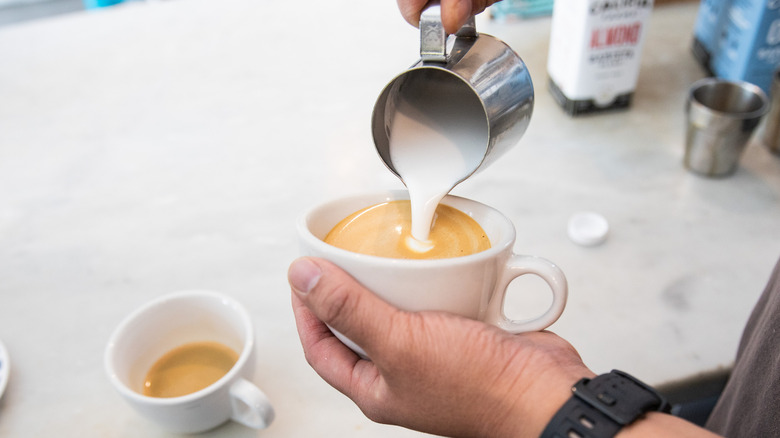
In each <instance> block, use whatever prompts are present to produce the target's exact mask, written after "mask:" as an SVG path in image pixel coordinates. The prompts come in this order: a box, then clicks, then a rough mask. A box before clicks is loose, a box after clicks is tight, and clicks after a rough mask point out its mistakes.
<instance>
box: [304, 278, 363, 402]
mask: <svg viewBox="0 0 780 438" xmlns="http://www.w3.org/2000/svg"><path fill="white" fill-rule="evenodd" d="M292 307H293V314H294V315H295V324H296V325H297V327H298V336H299V337H300V339H301V345H302V346H303V352H304V355H305V356H306V361H307V362H308V363H309V365H311V367H312V368H313V369H314V371H316V372H317V374H319V375H320V377H322V379H323V380H325V381H326V382H328V384H330V385H331V386H333V387H334V388H336V389H337V390H338V391H340V392H341V393H343V394H346V395H347V396H350V394H351V393H353V392H354V391H355V388H354V387H355V385H356V383H357V382H356V381H355V379H354V378H353V376H354V375H355V368H356V366H357V364H358V363H359V362H360V358H359V357H358V355H357V354H355V353H354V352H353V351H352V350H350V349H349V348H347V346H346V345H344V344H342V343H341V341H339V340H338V339H337V338H336V337H335V336H334V335H333V333H332V332H331V331H330V329H328V327H327V326H326V325H325V324H324V323H323V322H322V321H320V320H319V319H317V317H316V316H315V315H314V314H313V313H312V312H311V311H310V310H309V308H308V307H306V305H305V304H304V303H303V301H301V299H300V298H299V297H298V295H297V294H295V293H293V294H292Z"/></svg>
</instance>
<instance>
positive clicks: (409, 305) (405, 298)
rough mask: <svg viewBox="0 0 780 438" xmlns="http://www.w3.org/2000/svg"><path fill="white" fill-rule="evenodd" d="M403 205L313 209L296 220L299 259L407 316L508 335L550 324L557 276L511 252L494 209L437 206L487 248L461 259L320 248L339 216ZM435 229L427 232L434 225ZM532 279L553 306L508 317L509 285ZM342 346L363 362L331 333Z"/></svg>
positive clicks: (349, 203)
mask: <svg viewBox="0 0 780 438" xmlns="http://www.w3.org/2000/svg"><path fill="white" fill-rule="evenodd" d="M400 200H403V201H406V202H408V200H409V193H408V192H406V191H397V192H380V193H369V194H364V195H357V196H352V197H346V198H342V199H336V200H333V201H330V202H326V203H324V204H322V205H320V206H318V207H315V208H313V209H312V210H311V211H309V212H308V213H307V214H305V215H304V216H303V217H302V218H301V219H300V220H299V222H298V236H299V238H300V244H301V252H302V254H303V255H307V256H312V257H321V258H324V259H327V260H329V261H331V262H332V263H334V264H335V265H337V266H339V267H341V268H342V269H344V270H345V271H346V272H347V273H349V274H350V275H352V277H354V278H355V279H356V280H357V281H358V282H359V283H361V284H362V285H363V286H365V287H366V288H368V289H369V290H371V291H373V292H374V293H376V294H377V295H378V296H380V297H381V298H383V299H384V300H386V301H387V302H389V303H390V304H393V305H395V306H396V307H398V308H400V309H403V310H406V311H411V312H415V311H425V310H436V311H444V312H449V313H453V314H456V315H460V316H463V317H466V318H471V319H476V320H479V321H484V322H486V323H488V324H493V325H495V326H498V327H499V328H501V329H503V330H506V331H508V332H511V333H520V332H527V331H536V330H543V329H545V328H547V327H549V326H550V324H552V323H553V322H555V321H556V320H557V319H558V317H559V316H560V315H561V313H562V312H563V308H564V306H565V305H566V297H567V293H568V288H567V284H566V277H565V276H564V274H563V272H562V271H561V270H560V268H558V266H556V265H555V264H553V263H551V262H550V261H548V260H545V259H543V258H541V257H536V256H531V255H518V254H515V253H513V251H512V250H513V246H514V244H515V228H514V226H513V225H512V222H511V221H510V220H509V219H508V218H507V217H506V216H504V215H503V214H501V213H500V212H498V211H497V210H495V209H493V208H491V207H488V206H487V205H484V204H481V203H479V202H476V201H472V200H469V199H465V198H460V197H457V196H452V195H448V196H445V197H444V199H443V200H442V202H441V205H444V206H447V207H451V208H453V209H456V210H457V211H460V212H462V213H463V214H465V215H467V216H468V217H469V218H472V219H473V220H474V221H475V222H476V223H477V224H479V226H480V228H482V230H484V232H485V235H486V236H487V238H488V239H489V241H490V247H489V248H487V249H485V250H482V251H479V252H475V253H473V254H469V255H465V256H462V257H448V258H439V259H430V260H419V259H399V258H389V257H375V256H370V255H366V254H361V253H359V252H354V251H349V250H344V249H342V248H338V247H336V246H333V245H331V244H328V243H326V241H325V240H326V236H327V235H328V234H329V233H330V232H331V231H332V230H333V229H334V228H335V227H336V225H337V224H339V223H340V222H342V221H343V220H344V218H346V217H348V216H350V215H352V214H353V213H355V212H358V211H361V210H363V209H365V208H367V207H370V206H375V205H378V204H384V203H388V202H389V203H392V202H393V201H400ZM436 227H437V224H434V227H433V228H436ZM527 274H532V275H536V276H538V277H540V278H541V279H542V280H544V281H545V282H546V283H547V284H548V285H549V286H550V293H551V296H552V303H551V304H550V307H549V308H548V309H547V310H546V311H545V312H543V313H542V314H540V315H537V316H535V317H532V318H529V319H526V320H512V319H509V318H507V316H506V315H505V313H504V298H505V296H506V292H507V288H508V286H509V283H511V282H512V281H513V280H514V279H516V278H518V277H520V276H522V275H527ZM333 333H334V335H336V337H338V338H339V339H340V340H341V341H342V342H344V343H345V344H346V345H347V346H348V347H350V348H352V349H353V350H354V351H355V352H357V353H358V354H360V355H362V356H364V357H366V356H367V355H366V354H365V351H363V350H362V349H361V348H360V346H359V345H356V344H355V343H354V342H352V341H351V340H350V339H348V338H346V337H345V336H343V335H342V334H341V333H338V332H337V331H334V332H333Z"/></svg>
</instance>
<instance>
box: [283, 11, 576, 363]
mask: <svg viewBox="0 0 780 438" xmlns="http://www.w3.org/2000/svg"><path fill="white" fill-rule="evenodd" d="M440 14H441V12H440V7H439V6H438V5H437V4H434V5H432V6H430V7H428V8H427V9H426V10H425V11H424V12H423V13H422V16H421V17H420V59H419V60H418V61H417V62H416V63H415V64H414V65H412V67H410V68H409V69H407V70H406V71H404V72H402V73H401V74H400V75H398V76H396V77H395V78H394V79H392V80H391V81H390V83H389V84H388V85H387V86H386V87H385V88H384V90H382V92H381V93H380V95H379V97H378V99H377V101H376V104H375V106H374V112H373V116H372V132H373V137H374V143H375V146H376V150H377V152H378V154H379V156H380V158H381V159H382V161H383V162H384V164H385V165H386V166H387V168H388V169H389V170H390V171H391V172H393V173H394V174H395V175H396V176H398V177H399V178H400V179H401V181H402V182H403V183H404V184H405V185H406V188H407V191H405V192H398V191H396V192H387V193H373V194H364V195H357V196H352V197H345V198H343V199H338V200H335V201H331V202H327V203H324V204H322V205H320V206H318V207H316V208H314V209H313V210H311V211H310V212H309V213H308V214H307V215H305V216H304V217H303V218H302V219H301V220H300V221H299V223H298V233H299V237H300V241H301V247H302V252H303V254H304V255H309V256H315V257H322V258H325V259H328V260H330V261H331V262H333V263H335V264H336V265H338V266H339V267H341V268H342V269H344V270H345V271H347V272H348V273H349V274H350V275H352V276H353V277H354V278H355V279H357V280H358V281H359V282H360V283H362V284H363V285H364V286H366V287H367V288H368V289H370V290H372V291H373V292H375V293H376V294H378V295H379V296H381V297H382V298H384V299H385V300H387V301H388V302H390V303H391V304H393V305H395V306H397V307H399V308H401V309H404V310H408V311H421V310H440V311H446V312H451V313H454V314H458V315H461V316H464V317H467V318H471V319H476V320H480V321H485V322H487V323H490V324H493V325H496V326H498V327H500V328H502V329H504V330H507V331H510V332H513V333H518V332H524V331H535V330H543V329H544V328H546V327H548V326H549V325H551V324H552V323H553V322H555V321H556V320H557V319H558V317H559V316H560V315H561V313H562V312H563V308H564V306H565V303H566V298H567V284H566V278H565V276H564V275H563V273H562V272H561V270H560V269H559V268H558V267H557V266H556V265H555V264H553V263H551V262H549V261H547V260H545V259H542V258H539V257H535V256H523V255H517V254H514V253H513V251H512V250H513V247H514V243H515V228H514V226H513V225H512V223H511V221H510V220H509V219H508V218H506V217H505V216H504V215H502V214H501V213H500V212H498V211H497V210H494V209H492V208H490V207H488V206H486V205H484V204H481V203H479V202H476V201H472V200H468V199H464V198H459V197H455V196H451V195H448V193H449V192H450V190H452V188H453V187H454V186H455V185H457V184H459V183H461V182H463V181H464V180H466V179H467V178H468V177H469V176H471V175H472V174H474V173H475V172H476V171H478V170H482V169H484V168H486V167H487V166H488V165H489V164H490V163H491V162H493V161H494V160H496V159H497V158H498V157H499V156H501V155H502V154H503V153H504V152H506V151H507V150H508V149H509V148H511V147H512V146H514V145H515V144H516V143H517V142H518V141H519V139H520V137H522V135H523V134H524V133H525V130H526V129H527V127H528V123H529V122H530V118H531V113H532V112H533V104H534V89H533V84H532V82H531V77H530V74H529V73H528V70H527V68H526V66H525V64H524V63H523V61H522V60H521V59H520V57H519V56H517V54H516V53H515V52H514V51H512V49H511V48H510V47H509V46H507V45H506V44H505V43H503V42H502V41H499V40H498V39H496V38H494V37H492V36H490V35H484V34H478V33H477V30H476V27H475V25H474V19H473V17H472V18H471V19H470V20H468V22H467V23H466V24H465V25H464V26H463V27H462V28H461V29H460V30H459V31H458V32H457V33H456V34H455V35H447V34H446V32H445V31H444V27H443V25H442V21H441V15H440ZM525 274H534V275H537V276H539V277H541V278H542V279H543V280H544V281H545V282H547V284H548V285H549V286H550V289H551V293H552V304H551V305H550V307H549V308H548V309H547V310H546V311H545V312H544V313H543V314H542V315H539V316H537V317H535V318H531V319H529V320H525V321H515V320H511V319H509V318H507V317H506V316H505V314H504V298H505V294H506V290H507V287H508V285H509V283H510V282H511V281H512V280H514V279H515V278H517V277H519V276H521V275H525ZM334 334H335V335H336V336H337V337H339V339H341V340H342V342H344V343H345V344H347V345H348V346H349V347H350V348H352V349H353V350H354V351H356V352H358V353H359V354H361V355H362V356H363V357H366V354H365V352H364V351H363V350H362V349H361V348H360V346H359V345H356V344H354V343H353V342H352V341H350V340H349V339H347V338H346V337H344V336H343V335H341V334H340V333H337V332H335V331H334Z"/></svg>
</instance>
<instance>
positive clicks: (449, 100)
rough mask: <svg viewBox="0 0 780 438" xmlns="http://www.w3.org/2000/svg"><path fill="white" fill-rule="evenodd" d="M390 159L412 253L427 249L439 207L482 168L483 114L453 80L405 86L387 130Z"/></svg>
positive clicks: (485, 139)
mask: <svg viewBox="0 0 780 438" xmlns="http://www.w3.org/2000/svg"><path fill="white" fill-rule="evenodd" d="M389 138H390V148H389V149H390V159H391V161H392V162H393V166H394V167H395V170H396V171H397V172H398V175H399V176H400V177H401V179H402V180H403V182H404V184H405V185H406V188H407V189H408V190H409V198H410V201H411V208H412V237H413V238H412V239H409V242H407V244H408V245H409V246H410V248H411V249H416V250H417V251H419V252H424V251H426V250H428V249H430V248H431V243H430V242H429V241H428V235H429V233H430V230H431V227H432V226H433V221H434V214H435V212H436V207H437V206H438V205H439V201H441V200H442V198H444V196H446V195H447V193H449V192H450V190H452V188H453V187H455V185H456V184H458V183H459V182H460V181H462V180H463V179H465V178H466V177H468V176H469V175H470V174H471V173H473V172H474V171H475V170H476V169H477V168H478V167H479V165H480V163H481V162H482V160H483V158H484V156H485V151H486V149H487V142H488V126H487V122H486V116H485V110H484V109H483V106H482V103H481V102H480V100H479V98H478V97H477V96H476V95H475V94H474V92H473V91H472V90H471V89H470V88H469V87H468V86H466V85H465V84H464V83H463V82H461V81H460V80H458V79H455V78H451V79H448V80H441V81H421V80H408V81H406V83H405V84H404V87H403V93H402V95H401V96H400V97H399V99H398V100H397V101H396V107H395V116H394V118H393V123H392V126H391V127H390V135H389Z"/></svg>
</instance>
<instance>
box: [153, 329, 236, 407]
mask: <svg viewBox="0 0 780 438" xmlns="http://www.w3.org/2000/svg"><path fill="white" fill-rule="evenodd" d="M238 356H239V355H238V353H236V352H235V351H234V350H233V349H232V348H230V347H228V346H226V345H224V344H220V343H219V342H212V341H204V342H190V343H187V344H184V345H181V346H179V347H176V348H174V349H172V350H171V351H169V352H167V353H165V354H164V355H163V356H162V357H160V358H159V359H158V360H157V361H156V362H155V363H154V365H152V367H151V368H150V369H149V372H148V373H147V374H146V378H145V379H144V387H143V394H144V395H147V396H150V397H180V396H182V395H187V394H191V393H193V392H197V391H200V390H201V389H204V388H206V387H208V386H209V385H211V384H213V383H214V382H216V381H217V380H219V379H221V378H222V377H223V376H224V375H225V374H227V373H228V371H230V369H231V368H233V365H235V364H236V362H237V361H238Z"/></svg>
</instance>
